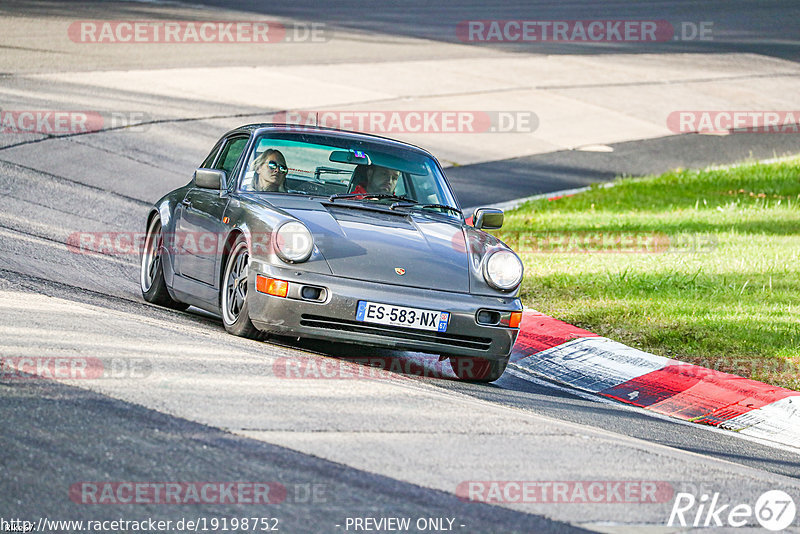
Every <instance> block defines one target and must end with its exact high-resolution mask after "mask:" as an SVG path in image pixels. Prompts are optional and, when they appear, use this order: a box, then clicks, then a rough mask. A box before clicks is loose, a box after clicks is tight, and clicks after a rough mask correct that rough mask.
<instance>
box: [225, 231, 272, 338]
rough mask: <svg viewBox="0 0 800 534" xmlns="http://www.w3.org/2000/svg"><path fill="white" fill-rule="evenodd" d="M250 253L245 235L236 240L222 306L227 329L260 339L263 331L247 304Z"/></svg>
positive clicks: (226, 268) (235, 333) (230, 259)
mask: <svg viewBox="0 0 800 534" xmlns="http://www.w3.org/2000/svg"><path fill="white" fill-rule="evenodd" d="M249 264H250V253H249V252H248V250H247V241H245V239H244V236H239V238H238V239H237V240H236V242H234V244H233V246H232V247H231V252H230V254H228V260H227V261H226V262H225V272H224V274H223V276H222V287H221V289H220V308H222V323H223V324H224V325H225V330H227V331H228V333H230V334H233V335H235V336H241V337H246V338H250V339H259V338H261V337H262V336H263V333H262V332H261V331H260V330H259V329H258V328H256V327H255V326H254V325H253V322H252V321H251V320H250V312H249V309H248V306H247V275H248V273H249Z"/></svg>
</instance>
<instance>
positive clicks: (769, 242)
mask: <svg viewBox="0 0 800 534" xmlns="http://www.w3.org/2000/svg"><path fill="white" fill-rule="evenodd" d="M496 234H497V235H498V236H499V237H501V238H502V239H503V240H505V241H506V242H507V243H508V244H509V245H511V246H512V247H513V248H515V250H517V251H518V252H519V253H520V256H521V257H522V259H523V262H524V263H525V269H526V275H525V280H524V281H523V285H522V289H521V297H522V300H523V302H524V303H525V304H526V305H527V306H530V307H532V308H534V309H537V310H539V311H541V312H543V313H546V314H548V315H551V316H554V317H557V318H559V319H562V320H564V321H567V322H569V323H572V324H575V325H578V326H580V327H583V328H586V329H587V330H590V331H593V332H595V333H597V334H600V335H603V336H607V337H610V338H613V339H616V340H619V341H621V342H623V343H626V344H629V345H631V346H634V347H637V348H640V349H642V350H645V351H648V352H652V353H654V354H660V355H663V356H668V357H672V358H676V359H679V360H683V361H686V362H691V363H696V364H699V365H703V366H705V367H710V368H713V369H719V370H722V371H726V372H732V373H735V374H739V375H742V376H747V377H750V378H753V379H756V380H761V381H765V382H769V383H772V384H776V385H780V386H784V387H788V388H791V389H800V158H798V159H792V160H789V161H784V162H780V163H773V164H758V163H752V164H746V165H743V166H739V167H735V168H731V169H723V170H703V171H690V170H677V171H674V172H668V173H666V174H663V175H660V176H655V177H653V176H650V177H644V178H622V179H618V180H617V181H615V185H614V186H613V187H610V188H605V187H599V186H598V187H592V189H591V190H589V191H587V192H584V193H580V194H578V195H575V196H572V197H566V198H561V199H557V200H553V201H547V200H539V201H534V202H529V203H526V204H525V205H523V206H521V207H520V208H518V209H516V210H514V211H511V212H508V213H507V214H506V223H505V225H504V227H503V229H502V230H500V231H498V232H496ZM617 242H619V243H617Z"/></svg>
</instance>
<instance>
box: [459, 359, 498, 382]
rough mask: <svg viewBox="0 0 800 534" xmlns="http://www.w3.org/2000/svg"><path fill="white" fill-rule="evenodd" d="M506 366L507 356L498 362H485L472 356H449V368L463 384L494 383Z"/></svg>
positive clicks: (485, 360)
mask: <svg viewBox="0 0 800 534" xmlns="http://www.w3.org/2000/svg"><path fill="white" fill-rule="evenodd" d="M507 365H508V356H506V357H505V358H501V359H499V360H487V359H485V358H476V357H472V356H450V366H451V367H452V368H453V372H454V373H455V374H456V376H457V377H458V379H459V380H464V381H465V382H481V383H486V382H494V381H495V380H497V379H498V378H500V377H501V376H502V375H503V372H504V371H505V370H506V366H507Z"/></svg>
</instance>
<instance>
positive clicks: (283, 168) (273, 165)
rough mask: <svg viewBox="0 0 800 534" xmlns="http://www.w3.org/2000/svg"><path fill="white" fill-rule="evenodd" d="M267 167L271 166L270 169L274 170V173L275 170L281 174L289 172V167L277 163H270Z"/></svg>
mask: <svg viewBox="0 0 800 534" xmlns="http://www.w3.org/2000/svg"><path fill="white" fill-rule="evenodd" d="M267 165H269V168H270V169H272V170H273V171H274V170H275V169H278V170H279V171H281V172H288V171H289V167H287V166H286V165H280V164H279V163H278V162H277V161H270V162H269V163H267Z"/></svg>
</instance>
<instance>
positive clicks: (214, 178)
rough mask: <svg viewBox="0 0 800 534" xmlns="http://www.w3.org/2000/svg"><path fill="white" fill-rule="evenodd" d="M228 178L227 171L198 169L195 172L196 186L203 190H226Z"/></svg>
mask: <svg viewBox="0 0 800 534" xmlns="http://www.w3.org/2000/svg"><path fill="white" fill-rule="evenodd" d="M226 184H227V177H226V176H225V171H218V170H217V169H197V170H196V171H194V185H196V186H197V187H202V188H203V189H216V190H218V191H219V190H222V189H225V187H226Z"/></svg>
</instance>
